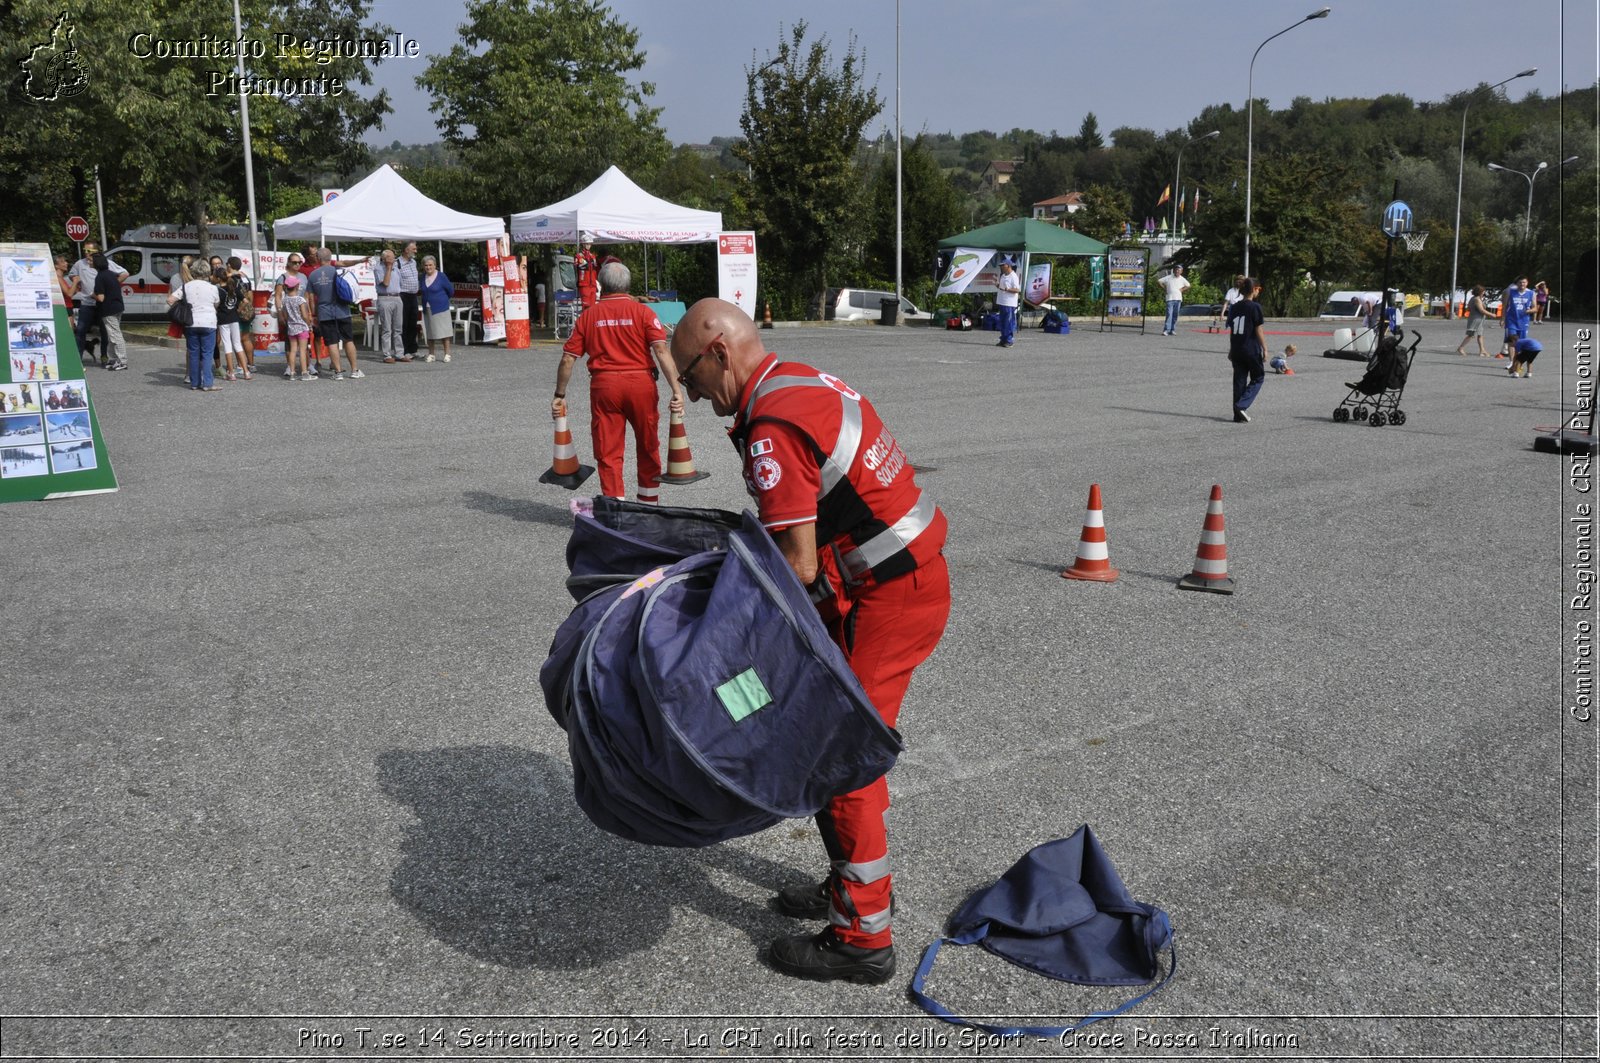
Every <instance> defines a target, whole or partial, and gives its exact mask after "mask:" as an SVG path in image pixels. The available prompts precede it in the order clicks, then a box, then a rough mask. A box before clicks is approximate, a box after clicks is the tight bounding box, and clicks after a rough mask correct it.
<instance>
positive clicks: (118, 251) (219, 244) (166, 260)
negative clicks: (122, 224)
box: [106, 222, 268, 317]
mask: <svg viewBox="0 0 1600 1063" xmlns="http://www.w3.org/2000/svg"><path fill="white" fill-rule="evenodd" d="M206 232H207V235H209V236H210V238H211V253H212V254H213V255H221V256H222V257H223V258H224V259H226V258H227V257H228V255H229V254H231V253H232V252H231V249H232V248H235V247H249V246H250V227H249V226H248V225H208V226H206ZM256 239H257V242H258V243H259V244H260V246H261V247H262V248H266V247H267V246H268V244H267V242H266V239H265V237H257V238H256ZM199 253H200V236H199V231H198V230H197V229H196V228H195V226H194V225H180V224H178V223H176V222H171V223H160V222H158V223H156V224H154V225H141V226H140V227H139V228H137V229H129V230H128V231H127V232H125V233H123V234H122V239H121V240H120V241H119V242H118V243H117V244H116V246H114V247H113V248H111V250H110V251H108V252H106V256H107V257H108V258H110V259H111V261H113V262H115V263H116V264H117V265H119V266H121V267H122V268H123V269H125V270H127V271H128V278H127V280H125V281H123V283H122V301H123V303H124V305H125V307H126V309H125V310H124V313H125V314H126V315H127V316H128V317H166V316H167V292H168V291H169V290H170V288H169V285H170V284H171V281H172V275H173V274H174V273H176V272H177V271H178V263H179V262H181V261H182V260H183V256H184V255H198V254H199Z"/></svg>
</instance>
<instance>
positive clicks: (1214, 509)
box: [1178, 484, 1233, 594]
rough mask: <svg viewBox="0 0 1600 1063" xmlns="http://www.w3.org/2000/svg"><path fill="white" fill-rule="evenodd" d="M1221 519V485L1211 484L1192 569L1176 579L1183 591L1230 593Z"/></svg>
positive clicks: (1230, 586) (1224, 536) (1231, 585)
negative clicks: (1209, 496) (1204, 521)
mask: <svg viewBox="0 0 1600 1063" xmlns="http://www.w3.org/2000/svg"><path fill="white" fill-rule="evenodd" d="M1223 523H1224V522H1223V519H1222V485H1221V484H1213V485H1212V487H1211V504H1210V505H1208V506H1206V525H1205V528H1204V529H1203V530H1202V531H1201V532H1200V548H1199V549H1198V550H1196V551H1195V554H1194V571H1193V572H1191V573H1189V574H1188V575H1187V576H1185V577H1183V578H1182V579H1181V580H1179V581H1178V589H1179V590H1183V591H1210V592H1211V593H1212V594H1232V593H1233V580H1231V579H1229V578H1228V535H1227V530H1226V529H1225V528H1224V527H1223Z"/></svg>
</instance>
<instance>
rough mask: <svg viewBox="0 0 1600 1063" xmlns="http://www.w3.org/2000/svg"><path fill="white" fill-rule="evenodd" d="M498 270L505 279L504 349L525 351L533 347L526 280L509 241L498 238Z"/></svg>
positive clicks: (504, 237) (508, 239)
mask: <svg viewBox="0 0 1600 1063" xmlns="http://www.w3.org/2000/svg"><path fill="white" fill-rule="evenodd" d="M500 270H501V272H502V274H503V275H504V276H505V279H506V348H507V349H508V350H513V351H522V350H527V349H528V348H529V347H532V346H533V331H532V328H531V327H530V325H529V320H528V278H526V277H524V276H523V275H522V269H521V267H520V266H519V264H518V262H517V256H516V255H513V254H512V253H511V240H510V238H509V237H507V236H504V235H502V236H501V237H500Z"/></svg>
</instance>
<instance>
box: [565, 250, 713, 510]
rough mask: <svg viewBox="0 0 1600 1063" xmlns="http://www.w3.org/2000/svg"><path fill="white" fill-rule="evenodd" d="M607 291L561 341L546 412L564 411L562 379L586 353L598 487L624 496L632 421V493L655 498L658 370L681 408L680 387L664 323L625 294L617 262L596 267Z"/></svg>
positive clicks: (625, 277) (625, 276) (626, 279)
mask: <svg viewBox="0 0 1600 1063" xmlns="http://www.w3.org/2000/svg"><path fill="white" fill-rule="evenodd" d="M599 274H600V287H601V288H602V289H603V290H604V292H605V294H604V295H602V296H601V297H600V299H599V300H598V301H597V302H596V303H595V304H594V306H592V307H590V308H589V309H588V310H585V311H584V312H583V313H582V314H580V315H579V316H578V321H577V324H575V325H574V326H573V327H572V335H571V336H570V337H569V338H568V339H567V342H566V345H565V346H564V347H562V348H561V365H560V367H559V368H558V369H557V370H556V392H555V398H554V399H552V400H551V402H550V416H551V417H552V418H555V417H565V416H566V415H567V383H568V381H570V380H571V379H572V368H573V365H574V364H575V363H576V362H577V360H578V359H579V358H582V357H585V356H587V357H588V359H589V432H590V437H591V438H592V440H593V441H594V463H595V465H596V466H597V467H598V468H599V471H600V493H601V494H603V495H608V496H609V497H611V498H625V497H627V492H626V491H625V490H624V489H623V486H622V452H623V444H624V443H625V442H626V441H627V430H628V428H630V427H631V428H632V429H633V446H634V461H635V465H636V467H637V468H636V471H637V473H638V478H639V488H638V492H637V494H636V496H635V497H636V498H637V499H638V501H640V502H644V503H646V504H652V503H655V502H658V501H660V488H661V420H660V411H659V404H660V397H659V395H658V394H657V391H656V377H657V376H659V375H660V373H663V372H664V373H666V374H667V382H668V383H669V384H670V385H671V386H672V400H671V402H670V403H669V404H668V408H669V409H670V410H671V411H672V412H673V413H682V412H683V391H682V390H681V389H680V388H679V387H678V378H677V374H676V373H674V372H673V370H672V360H671V358H670V357H669V356H668V353H667V330H666V329H665V328H663V327H662V325H661V319H660V318H658V317H656V312H655V311H654V310H651V309H650V308H649V307H648V306H645V305H644V304H643V303H641V302H639V301H638V300H636V299H634V298H633V296H631V295H629V294H628V285H629V284H630V283H632V280H633V278H632V276H630V274H629V273H628V267H627V266H624V265H623V264H622V263H621V262H609V263H607V264H606V265H605V266H603V267H601V269H600V270H599Z"/></svg>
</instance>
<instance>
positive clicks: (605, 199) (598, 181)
mask: <svg viewBox="0 0 1600 1063" xmlns="http://www.w3.org/2000/svg"><path fill="white" fill-rule="evenodd" d="M580 232H581V233H585V234H587V235H588V236H589V238H590V239H592V240H593V241H594V242H595V243H597V244H702V243H707V242H710V241H713V240H715V239H716V238H717V236H718V234H720V233H721V232H722V214H721V212H720V211H715V210H695V209H694V208H693V207H680V206H679V205H678V204H676V203H669V202H667V201H666V200H664V199H661V198H660V197H658V196H652V195H651V194H650V193H649V192H646V191H645V190H644V189H642V188H640V187H639V186H638V185H636V184H634V183H633V181H631V180H630V179H629V178H628V175H627V174H625V173H623V172H622V171H621V170H619V169H617V168H616V167H615V166H611V167H608V168H607V169H606V172H605V173H603V174H601V175H600V176H599V177H597V178H595V179H594V182H593V183H592V184H590V185H589V187H587V188H585V189H584V190H583V191H581V192H579V193H577V194H576V195H572V196H568V197H567V198H566V199H563V200H562V201H561V202H559V203H552V204H551V205H550V206H548V207H541V208H540V209H538V210H529V211H524V212H523V213H521V214H513V215H511V239H513V240H515V241H517V242H519V243H528V244H575V243H577V242H578V234H579V233H580Z"/></svg>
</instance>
